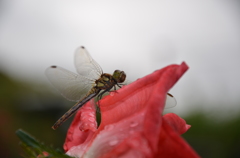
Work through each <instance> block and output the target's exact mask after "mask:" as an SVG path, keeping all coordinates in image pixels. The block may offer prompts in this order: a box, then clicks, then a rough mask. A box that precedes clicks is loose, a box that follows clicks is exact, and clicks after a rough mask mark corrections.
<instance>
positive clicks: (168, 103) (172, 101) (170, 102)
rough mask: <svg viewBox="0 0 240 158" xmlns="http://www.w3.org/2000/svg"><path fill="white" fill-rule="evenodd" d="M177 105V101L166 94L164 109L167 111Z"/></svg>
mask: <svg viewBox="0 0 240 158" xmlns="http://www.w3.org/2000/svg"><path fill="white" fill-rule="evenodd" d="M176 105H177V101H176V99H175V98H174V96H173V95H172V94H170V93H167V99H166V103H165V109H169V108H172V107H174V106H176Z"/></svg>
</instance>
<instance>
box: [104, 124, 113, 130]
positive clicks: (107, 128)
mask: <svg viewBox="0 0 240 158" xmlns="http://www.w3.org/2000/svg"><path fill="white" fill-rule="evenodd" d="M113 128H114V126H113V125H107V126H105V129H106V130H112V129H113Z"/></svg>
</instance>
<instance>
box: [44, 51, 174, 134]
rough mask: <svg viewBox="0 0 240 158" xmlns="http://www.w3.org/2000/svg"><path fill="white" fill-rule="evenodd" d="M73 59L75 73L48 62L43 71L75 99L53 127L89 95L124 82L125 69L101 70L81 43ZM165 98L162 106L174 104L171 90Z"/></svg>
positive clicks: (65, 93)
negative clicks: (50, 64)
mask: <svg viewBox="0 0 240 158" xmlns="http://www.w3.org/2000/svg"><path fill="white" fill-rule="evenodd" d="M74 63H75V67H76V70H77V72H78V74H76V73H73V72H71V71H69V70H66V69H64V68H62V67H59V66H50V67H48V68H47V69H46V71H45V74H46V76H47V78H48V79H49V81H50V82H51V83H52V85H53V86H54V87H55V88H56V89H57V90H58V91H59V92H60V93H61V95H62V96H63V97H65V98H66V99H68V100H70V101H74V102H77V103H76V104H75V105H74V106H73V107H71V108H70V109H69V110H68V111H67V112H66V113H65V114H63V115H62V116H61V117H60V118H59V119H58V120H57V121H56V123H55V124H54V125H53V126H52V128H53V129H54V130H55V129H57V128H58V127H59V126H61V125H62V124H63V123H64V122H65V121H66V120H67V119H68V118H70V117H71V116H72V115H73V114H75V113H76V112H77V111H78V109H79V108H81V107H82V106H83V105H84V104H85V103H87V102H88V101H89V100H91V99H92V98H94V97H98V100H99V99H101V98H102V96H103V94H104V93H106V92H110V91H111V90H112V89H114V90H116V89H117V88H121V85H122V84H123V83H126V82H124V81H126V74H125V72H124V71H120V70H115V71H114V72H113V74H112V75H111V74H108V73H103V71H102V68H101V67H100V66H99V64H98V63H97V62H96V61H95V60H94V59H93V58H92V57H91V55H90V54H89V53H88V51H87V50H86V49H85V47H83V46H81V47H79V48H78V49H77V50H76V51H75V56H74ZM128 83H130V82H129V81H128ZM166 102H167V105H168V106H166V107H165V108H170V107H173V106H175V105H176V100H175V98H174V97H173V96H172V95H171V94H170V93H167V101H166Z"/></svg>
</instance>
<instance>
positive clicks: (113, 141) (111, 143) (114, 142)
mask: <svg viewBox="0 0 240 158" xmlns="http://www.w3.org/2000/svg"><path fill="white" fill-rule="evenodd" d="M117 143H118V140H111V141H110V142H109V145H110V146H114V145H116V144H117Z"/></svg>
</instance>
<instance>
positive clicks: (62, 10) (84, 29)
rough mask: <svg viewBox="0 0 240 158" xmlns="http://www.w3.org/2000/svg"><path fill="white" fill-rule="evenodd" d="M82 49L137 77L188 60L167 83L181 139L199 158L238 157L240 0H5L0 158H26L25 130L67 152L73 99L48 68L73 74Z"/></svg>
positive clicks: (0, 17) (109, 68)
mask: <svg viewBox="0 0 240 158" xmlns="http://www.w3.org/2000/svg"><path fill="white" fill-rule="evenodd" d="M81 45H82V46H85V47H86V48H87V49H88V51H89V52H90V53H91V55H92V56H93V57H94V59H95V60H96V61H97V62H98V63H99V64H100V65H101V66H102V69H103V70H104V72H108V73H112V72H113V71H114V70H115V69H120V70H124V71H125V72H126V74H127V78H128V80H132V81H134V80H136V79H137V78H141V77H143V76H145V75H147V74H150V73H151V72H153V71H155V70H156V69H160V68H162V67H164V66H167V65H170V64H180V63H181V62H182V61H185V62H186V63H187V64H188V65H189V67H190V69H189V70H188V71H187V73H186V74H185V75H184V76H183V77H182V78H181V79H180V80H179V82H178V83H177V84H176V85H175V86H174V87H173V88H172V89H171V91H170V93H171V94H173V95H174V96H175V98H176V99H177V102H178V104H177V106H176V107H175V108H172V109H168V110H166V113H169V112H174V113H176V114H178V115H179V116H181V117H182V118H184V119H185V120H186V121H187V123H188V124H191V125H192V127H191V129H190V130H189V131H188V132H187V133H186V134H184V135H183V137H184V138H185V139H186V141H188V142H189V144H190V145H191V146H192V147H193V148H194V149H195V150H196V151H197V152H198V153H199V154H200V155H201V156H202V157H206V158H208V157H209V158H212V157H218V158H221V157H227V158H229V157H240V153H239V149H240V115H239V114H240V84H239V80H238V78H239V77H240V71H239V68H240V62H239V59H240V1H239V0H220V1H219V0H211V1H208V0H193V1H192V0H181V1H179V0H170V1H169V0H132V1H127V0H121V1H115V0H101V1H97V0H95V1H94V0H93V1H87V0H68V1H64V0H51V1H49V0H0V103H1V105H0V118H1V119H0V128H1V129H0V151H1V152H0V157H20V155H19V154H21V152H22V151H21V149H20V146H18V143H19V139H18V138H17V137H16V135H15V131H16V130H17V129H19V128H22V129H23V130H25V131H27V132H29V133H31V134H32V135H33V136H35V137H36V138H37V139H38V140H40V141H43V142H44V143H45V144H48V145H52V146H54V147H56V148H60V149H62V145H63V142H64V139H65V134H66V131H67V128H68V126H69V124H70V122H71V121H70V120H69V121H67V122H66V123H65V124H64V125H63V126H62V127H60V128H59V129H58V130H56V131H53V130H52V129H51V126H52V124H53V123H54V122H55V121H56V120H57V119H58V118H59V116H61V115H62V114H63V113H64V112H65V111H66V110H67V109H68V108H69V107H70V106H71V105H73V103H71V102H68V101H67V100H65V99H64V98H63V97H61V96H60V94H59V93H58V92H57V91H56V90H55V89H54V88H53V87H52V86H51V85H50V83H49V82H48V81H47V79H46V76H45V75H44V71H45V69H46V68H47V67H48V66H50V65H59V66H62V67H64V68H66V69H68V70H71V71H73V72H76V70H75V68H74V63H73V55H74V51H75V50H76V48H77V47H79V46H81Z"/></svg>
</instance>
